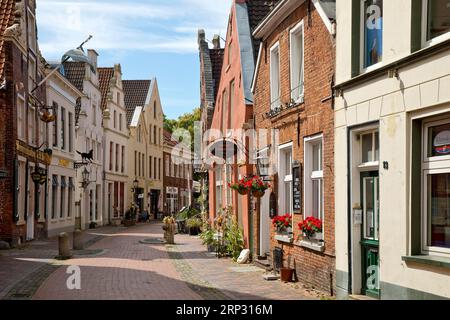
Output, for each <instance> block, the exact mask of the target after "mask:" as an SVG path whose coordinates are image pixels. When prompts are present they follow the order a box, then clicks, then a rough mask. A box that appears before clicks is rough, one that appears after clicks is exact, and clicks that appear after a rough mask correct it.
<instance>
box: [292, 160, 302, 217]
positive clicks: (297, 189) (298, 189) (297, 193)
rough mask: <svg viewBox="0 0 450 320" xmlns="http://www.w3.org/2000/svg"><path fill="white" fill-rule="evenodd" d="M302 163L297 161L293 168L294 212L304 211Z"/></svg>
mask: <svg viewBox="0 0 450 320" xmlns="http://www.w3.org/2000/svg"><path fill="white" fill-rule="evenodd" d="M301 171H302V170H301V165H300V163H297V164H296V165H295V166H293V168H292V184H293V186H292V193H293V194H292V199H293V201H294V206H293V207H294V213H301V212H302V179H301Z"/></svg>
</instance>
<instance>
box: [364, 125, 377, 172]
mask: <svg viewBox="0 0 450 320" xmlns="http://www.w3.org/2000/svg"><path fill="white" fill-rule="evenodd" d="M359 141H360V144H361V165H370V164H372V165H374V166H377V165H378V162H379V160H380V138H379V133H378V130H371V131H367V132H363V133H361V134H360V135H359Z"/></svg>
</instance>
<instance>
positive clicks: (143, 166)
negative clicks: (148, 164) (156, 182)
mask: <svg viewBox="0 0 450 320" xmlns="http://www.w3.org/2000/svg"><path fill="white" fill-rule="evenodd" d="M142 176H143V177H145V154H142Z"/></svg>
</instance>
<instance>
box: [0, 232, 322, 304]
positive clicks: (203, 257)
mask: <svg viewBox="0 0 450 320" xmlns="http://www.w3.org/2000/svg"><path fill="white" fill-rule="evenodd" d="M157 238H162V228H161V224H141V225H138V226H136V227H132V228H109V229H108V228H102V229H99V231H96V232H90V233H89V234H87V235H86V242H88V243H89V244H91V245H90V246H89V248H87V249H88V250H85V251H89V252H92V253H95V254H91V255H84V256H82V255H77V256H74V258H72V259H70V260H66V261H56V260H53V259H52V258H53V257H54V256H55V255H56V253H57V250H56V243H52V242H51V241H50V242H48V243H35V244H33V245H31V246H30V247H29V248H27V249H25V250H21V252H18V251H17V250H16V251H14V250H12V251H8V252H7V256H5V255H4V256H3V257H0V264H1V265H2V268H1V269H4V268H3V266H4V265H3V264H2V262H6V263H9V267H10V268H13V269H14V270H18V269H17V268H16V267H15V265H19V264H20V265H22V264H24V263H26V264H27V266H26V267H24V266H23V265H22V266H21V268H22V269H24V270H25V269H26V271H27V272H23V273H22V277H21V278H19V277H17V276H16V277H15V278H16V279H15V280H16V281H15V282H14V281H9V282H10V284H9V286H8V285H7V284H6V283H3V282H4V281H5V275H4V274H3V275H2V274H1V273H0V276H1V277H0V288H2V287H3V292H6V293H5V294H4V295H3V296H4V297H3V298H4V299H30V298H31V297H32V298H33V299H36V300H42V299H60V300H85V299H95V300H97V299H101V300H103V299H108V300H163V299H173V300H203V299H206V300H242V299H249V300H255V299H257V300H263V299H269V300H272V299H274V300H279V299H296V300H297V299H298V300H303V299H314V298H316V297H317V296H314V295H313V294H312V293H310V292H308V291H306V290H304V289H303V288H301V287H298V286H297V285H295V284H283V283H281V282H280V281H271V282H268V281H265V280H263V278H262V276H263V273H264V271H263V270H262V269H259V268H257V267H255V266H252V265H243V266H239V265H237V264H236V263H234V262H233V261H231V260H230V259H225V258H222V259H217V258H216V257H215V256H214V255H213V254H210V253H208V252H206V250H205V247H204V246H202V245H201V240H200V239H199V238H198V237H191V236H188V235H176V236H175V241H176V243H177V244H176V245H162V244H158V243H157V242H155V244H143V243H141V242H140V241H142V240H144V239H157ZM150 243H151V241H150ZM37 247H40V248H39V249H38V248H37ZM80 254H81V253H80ZM83 254H87V253H84V252H83ZM33 258H34V259H38V260H33ZM17 259H26V260H25V261H23V260H17ZM39 259H40V260H39ZM28 264H30V265H28ZM31 264H32V265H33V266H32V265H31ZM70 265H76V266H79V267H80V270H81V290H69V289H68V288H67V285H66V282H67V279H68V278H69V276H70V274H67V273H66V271H67V268H68V266H70ZM14 273H15V272H14V271H13V270H10V271H9V274H14ZM296 287H297V288H296ZM0 298H1V296H0Z"/></svg>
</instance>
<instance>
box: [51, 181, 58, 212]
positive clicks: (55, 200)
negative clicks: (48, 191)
mask: <svg viewBox="0 0 450 320" xmlns="http://www.w3.org/2000/svg"><path fill="white" fill-rule="evenodd" d="M58 184H59V183H58V176H56V175H53V176H52V219H56V208H57V207H56V204H57V203H58V198H57V197H58Z"/></svg>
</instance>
